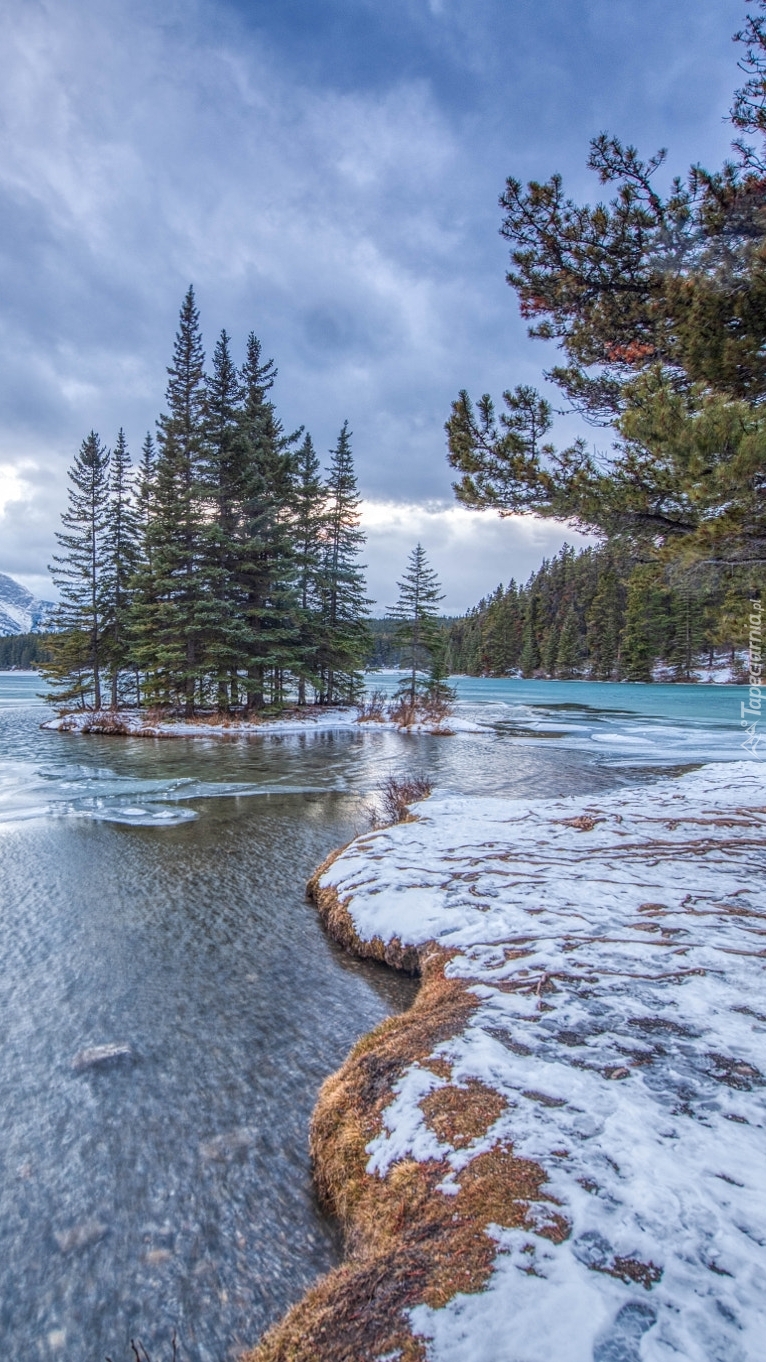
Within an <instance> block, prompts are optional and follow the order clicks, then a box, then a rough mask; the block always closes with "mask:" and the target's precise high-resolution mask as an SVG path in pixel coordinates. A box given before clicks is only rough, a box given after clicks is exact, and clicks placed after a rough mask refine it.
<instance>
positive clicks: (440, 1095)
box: [420, 1064, 507, 1149]
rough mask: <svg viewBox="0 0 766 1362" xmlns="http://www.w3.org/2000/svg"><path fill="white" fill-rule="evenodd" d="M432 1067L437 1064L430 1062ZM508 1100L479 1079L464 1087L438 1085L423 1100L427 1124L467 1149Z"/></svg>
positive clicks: (449, 1141)
mask: <svg viewBox="0 0 766 1362" xmlns="http://www.w3.org/2000/svg"><path fill="white" fill-rule="evenodd" d="M428 1067H429V1068H432V1067H433V1066H432V1065H430V1064H429V1066H428ZM506 1105H507V1103H506V1101H505V1099H504V1098H503V1097H501V1096H500V1093H499V1092H495V1090H494V1088H488V1087H487V1086H486V1084H484V1083H480V1082H479V1081H478V1079H471V1080H470V1081H469V1082H468V1083H466V1084H465V1085H464V1086H462V1087H457V1086H456V1085H455V1084H454V1083H450V1084H448V1085H447V1087H445V1088H436V1089H435V1090H434V1092H430V1093H429V1094H428V1096H427V1097H425V1098H424V1099H423V1101H422V1102H421V1104H420V1107H421V1110H422V1112H423V1115H424V1116H425V1118H426V1124H427V1125H429V1126H430V1127H431V1129H432V1131H433V1132H434V1134H435V1135H436V1136H437V1137H438V1138H439V1139H440V1140H441V1141H442V1143H443V1144H449V1145H451V1146H452V1148H453V1149H464V1148H465V1146H466V1145H469V1144H472V1143H473V1141H474V1140H478V1139H480V1138H481V1136H482V1135H486V1133H487V1131H488V1130H489V1128H490V1126H492V1125H494V1124H495V1121H496V1120H497V1118H498V1117H499V1116H500V1115H501V1114H502V1113H503V1111H504V1110H505V1108H506Z"/></svg>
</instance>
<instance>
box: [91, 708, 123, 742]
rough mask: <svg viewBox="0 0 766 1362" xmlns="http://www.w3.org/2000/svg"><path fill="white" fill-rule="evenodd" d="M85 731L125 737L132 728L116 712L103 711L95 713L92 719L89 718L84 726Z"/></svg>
mask: <svg viewBox="0 0 766 1362" xmlns="http://www.w3.org/2000/svg"><path fill="white" fill-rule="evenodd" d="M82 732H83V733H105V734H107V735H111V736H116V737H125V736H126V735H127V734H128V733H129V732H130V729H129V728H128V725H127V724H126V723H125V721H124V719H118V718H117V716H116V715H115V714H110V713H109V712H108V711H102V712H101V713H100V714H94V715H93V718H92V719H87V720H86V721H85V723H84V724H83V726H82Z"/></svg>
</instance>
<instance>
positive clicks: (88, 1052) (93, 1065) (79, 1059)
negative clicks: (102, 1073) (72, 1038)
mask: <svg viewBox="0 0 766 1362" xmlns="http://www.w3.org/2000/svg"><path fill="white" fill-rule="evenodd" d="M133 1058H134V1055H133V1051H132V1049H131V1048H130V1046H129V1045H120V1044H111V1045H89V1046H87V1047H86V1048H85V1049H84V1050H78V1051H77V1054H76V1055H75V1056H74V1059H73V1060H72V1068H73V1069H74V1071H75V1073H82V1072H83V1070H84V1069H102V1068H105V1067H107V1066H108V1065H111V1064H118V1063H124V1062H126V1061H127V1060H131V1059H133Z"/></svg>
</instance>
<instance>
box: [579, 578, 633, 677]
mask: <svg viewBox="0 0 766 1362" xmlns="http://www.w3.org/2000/svg"><path fill="white" fill-rule="evenodd" d="M624 594H625V593H624V589H623V587H622V585H621V583H620V580H619V578H618V575H617V571H616V569H615V567H614V564H613V563H612V562H611V561H608V562H607V565H606V568H605V570H604V571H603V573H602V574H601V577H600V579H599V582H598V587H597V589H596V592H595V594H594V596H593V599H592V601H591V605H590V609H589V611H588V615H587V620H586V630H587V632H586V638H587V647H588V656H589V661H590V672H591V676H592V677H593V679H594V680H595V681H611V680H612V678H613V677H614V676H615V674H619V659H620V627H621V621H622V614H623V611H624Z"/></svg>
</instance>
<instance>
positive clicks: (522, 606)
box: [446, 544, 754, 681]
mask: <svg viewBox="0 0 766 1362" xmlns="http://www.w3.org/2000/svg"><path fill="white" fill-rule="evenodd" d="M753 576H754V574H752V573H751V574H749V581H750V589H751V590H752V581H753ZM742 599H743V586H742V579H741V574H739V573H736V572H720V571H715V570H713V569H711V568H709V567H698V568H696V569H694V570H692V569H690V568H685V569H684V570H681V569H679V568H678V567H676V568H675V569H673V568H669V567H668V566H667V565H665V564H664V563H662V562H661V561H659V562H658V561H643V562H642V561H636V559H635V558H630V557H628V556H627V555H625V554H624V553H622V554H621V553H620V552H619V550H618V549H616V548H615V547H614V546H612V545H608V544H607V545H602V546H598V547H595V548H587V549H583V550H582V551H581V552H579V553H576V552H575V550H574V549H572V548H569V547H568V546H566V545H565V546H564V548H563V549H561V551H560V552H559V553H558V554H556V555H555V556H554V557H553V558H552V559H549V560H545V561H544V562H543V563H542V565H541V567H540V568H539V569H538V571H537V572H535V573H533V574H532V576H531V577H530V578H529V581H528V582H526V583H525V584H524V585H521V584H517V583H516V582H515V581H513V580H512V581H511V582H510V583H509V584H508V586H507V588H503V587H502V586H498V588H497V589H496V591H494V592H493V593H492V594H491V595H490V596H488V597H485V599H484V600H482V601H480V602H479V603H478V605H477V606H475V607H474V609H473V610H471V611H469V612H468V614H467V615H466V616H465V617H464V618H462V619H458V620H453V621H450V622H449V624H448V626H446V627H448V631H449V646H448V662H449V668H450V670H451V671H453V672H467V673H468V674H469V675H473V676H481V675H490V676H503V675H505V674H507V673H508V672H512V673H520V674H521V675H522V676H527V677H532V676H537V677H555V678H558V679H560V680H569V679H572V678H575V677H585V678H587V679H588V680H592V681H652V680H657V679H662V680H666V681H693V680H696V679H697V676H698V675H699V673H700V671H702V672H703V674H704V669H705V668H711V667H713V666H714V665H715V664H716V663H719V664H723V665H726V666H727V667H728V669H729V672H730V675H731V676H732V678H733V679H742V680H744V677H745V660H744V654H743V649H744V648H745V647H746V644H747V628H748V624H747V619H748V617H747V614H746V613H745V612H744V611H743V608H742Z"/></svg>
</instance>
